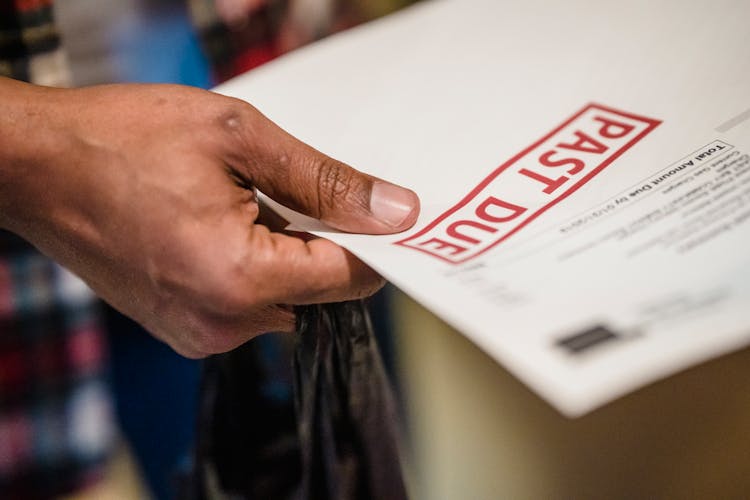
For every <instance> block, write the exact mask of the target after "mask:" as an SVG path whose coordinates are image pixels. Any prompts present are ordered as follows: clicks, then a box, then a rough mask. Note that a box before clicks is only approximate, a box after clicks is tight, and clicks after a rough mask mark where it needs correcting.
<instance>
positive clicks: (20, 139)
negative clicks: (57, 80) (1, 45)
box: [0, 78, 64, 235]
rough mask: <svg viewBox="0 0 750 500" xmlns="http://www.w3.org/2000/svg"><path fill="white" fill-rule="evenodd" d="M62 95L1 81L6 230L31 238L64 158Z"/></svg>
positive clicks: (2, 219) (1, 196) (0, 173)
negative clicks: (59, 161) (59, 102)
mask: <svg viewBox="0 0 750 500" xmlns="http://www.w3.org/2000/svg"><path fill="white" fill-rule="evenodd" d="M58 92H62V91H61V90H59V89H52V88H47V87H39V86H35V85H31V84H27V83H23V82H19V81H15V80H10V79H7V78H0V96H2V97H0V107H2V110H3V112H2V113H0V228H3V229H8V230H11V231H14V232H17V233H21V234H22V235H24V234H23V233H25V232H26V231H25V230H24V229H26V226H28V225H29V224H30V223H31V221H32V220H33V219H34V218H35V217H36V216H37V215H38V214H39V213H40V212H43V211H44V210H45V209H44V208H43V205H44V202H45V201H47V200H48V199H49V192H48V190H49V188H50V185H51V184H52V181H53V179H52V178H51V176H54V175H55V174H56V173H55V172H54V169H53V168H52V166H53V164H54V163H55V159H56V158H58V157H59V156H60V155H61V154H62V151H61V150H62V144H63V142H64V134H63V133H60V130H61V129H62V127H60V126H59V125H56V124H55V123H56V122H57V121H58V119H59V116H58V115H59V113H60V109H59V107H58V106H56V105H55V97H56V95H57V93H58Z"/></svg>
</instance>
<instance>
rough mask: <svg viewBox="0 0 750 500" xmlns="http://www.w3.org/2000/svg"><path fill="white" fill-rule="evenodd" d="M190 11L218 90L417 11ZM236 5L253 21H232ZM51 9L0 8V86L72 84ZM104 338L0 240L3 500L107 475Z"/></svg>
mask: <svg viewBox="0 0 750 500" xmlns="http://www.w3.org/2000/svg"><path fill="white" fill-rule="evenodd" d="M95 1H96V0H92V5H95ZM186 1H188V2H189V8H190V12H191V14H192V18H193V21H194V24H195V26H196V29H197V31H198V33H199V34H200V35H201V39H202V41H203V47H204V51H205V52H206V54H207V55H208V56H209V59H210V60H211V62H212V63H213V68H214V76H215V79H216V81H222V80H224V79H227V78H229V77H231V76H234V75H236V74H239V73H241V72H244V71H246V70H249V69H251V68H253V67H255V66H258V65H260V64H262V63H264V62H266V61H268V60H270V59H273V58H274V57H277V56H278V55H280V54H283V53H284V52H287V51H289V50H292V49H294V48H296V47H298V46H300V45H303V44H305V43H308V42H310V41H312V40H314V39H317V38H320V37H322V36H325V35H327V34H329V33H331V32H333V31H338V30H341V29H344V28H346V27H348V26H352V25H354V24H356V23H358V22H361V21H363V20H367V19H371V18H374V17H377V16H380V15H382V14H385V13H387V12H389V11H391V10H394V9H396V8H398V7H401V6H403V5H406V4H408V3H411V2H412V1H414V0H348V1H347V0H186ZM231 2H234V3H235V5H244V9H245V10H244V11H240V12H239V13H237V11H236V9H235V11H234V15H229V14H227V12H228V11H227V9H226V8H224V9H222V6H226V5H227V4H228V3H231ZM52 3H53V2H52V0H0V76H7V77H11V78H15V79H19V80H24V81H30V82H34V83H37V84H42V85H50V86H66V85H68V84H69V82H70V81H71V79H70V74H69V72H68V69H67V65H66V60H65V55H64V52H63V50H62V48H61V43H60V37H59V35H58V33H57V31H56V30H55V26H54V23H53V9H52ZM217 7H218V8H217ZM103 339H104V336H103V332H102V327H101V323H100V321H99V318H98V314H97V310H96V302H95V300H94V297H93V295H92V294H91V292H90V291H89V290H88V288H86V286H85V285H84V284H83V283H82V282H81V281H80V280H78V279H77V278H75V277H74V276H73V275H71V274H70V273H69V272H67V271H65V270H64V269H62V268H61V267H59V266H58V265H56V264H54V263H53V262H51V261H50V260H49V259H47V258H45V257H43V256H42V255H41V254H39V253H38V252H37V251H36V250H34V248H33V247H31V246H30V245H28V244H27V243H25V242H23V241H22V240H20V239H19V238H18V237H16V236H14V235H12V234H10V233H7V232H3V231H0V498H2V499H13V498H24V499H26V498H49V497H52V496H58V495H60V494H62V493H65V492H70V491H73V490H75V489H78V488H80V487H82V486H85V485H86V484H87V483H90V482H93V481H95V480H96V479H97V478H98V477H99V476H100V474H101V471H102V466H103V464H104V463H105V460H106V458H107V457H108V453H109V451H110V449H111V444H112V441H113V432H112V427H113V425H112V421H113V419H112V416H111V408H112V405H111V401H110V395H109V392H108V388H107V384H106V348H105V345H104V340H103Z"/></svg>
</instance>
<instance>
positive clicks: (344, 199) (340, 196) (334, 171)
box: [314, 156, 366, 216]
mask: <svg viewBox="0 0 750 500" xmlns="http://www.w3.org/2000/svg"><path fill="white" fill-rule="evenodd" d="M314 171H315V172H316V176H317V179H316V185H317V188H318V193H317V194H318V216H321V215H324V214H326V213H328V212H330V211H331V210H333V209H335V208H336V207H338V206H340V205H342V204H355V205H357V206H364V205H366V203H365V200H364V199H363V198H364V197H365V191H366V189H365V187H366V186H365V182H364V180H363V178H362V177H361V176H359V175H356V174H355V172H354V171H353V170H352V169H351V168H350V167H347V166H346V165H344V164H342V163H340V162H338V161H336V160H334V159H332V158H329V157H327V156H322V157H320V158H318V159H317V160H316V165H315V168H314Z"/></svg>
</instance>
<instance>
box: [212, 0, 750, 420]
mask: <svg viewBox="0 0 750 500" xmlns="http://www.w3.org/2000/svg"><path fill="white" fill-rule="evenodd" d="M217 91H219V92H221V93H224V94H228V95H232V96H236V97H239V98H242V99H245V100H247V101H249V102H251V103H253V104H254V105H255V106H257V107H258V108H259V109H261V111H263V112H264V113H265V114H266V115H268V116H269V117H270V118H271V119H273V120H275V121H276V122H278V123H279V124H280V125H281V126H283V127H284V128H286V129H287V130H288V131H289V132H291V133H292V134H294V135H296V136H297V137H299V138H300V139H302V140H304V141H306V142H308V143H309V144H312V145H313V146H315V147H316V148H318V149H320V150H321V151H324V152H325V153H327V154H329V155H331V156H333V157H335V158H337V159H339V160H341V161H344V162H347V163H349V164H351V165H352V166H354V167H356V168H358V169H361V170H364V171H367V172H369V173H372V174H373V175H377V176H380V177H383V178H386V179H389V180H391V181H393V182H396V183H400V184H403V185H406V186H408V187H411V188H412V189H414V190H415V191H416V192H417V193H418V194H419V195H420V198H421V200H422V212H421V215H420V218H419V221H418V222H417V224H416V226H415V227H414V228H412V229H411V230H409V231H407V232H405V233H401V234H397V235H388V236H366V235H351V234H342V233H337V232H335V231H332V230H330V229H327V228H325V227H323V226H322V225H321V224H319V223H317V222H315V221H312V220H310V219H308V218H306V217H303V216H299V215H298V214H294V213H293V212H291V211H289V210H285V209H283V208H280V209H279V210H281V211H282V212H283V214H282V215H284V216H285V217H287V219H289V220H290V221H292V223H293V224H294V225H295V226H297V227H301V228H304V229H307V230H311V231H313V232H315V233H316V234H318V235H321V236H324V237H326V238H330V239H331V240H333V241H335V242H337V243H339V244H341V245H343V246H345V247H346V248H348V249H349V250H351V251H352V252H354V253H355V254H356V255H357V256H359V257H360V258H361V259H362V260H364V261H365V262H367V263H368V264H369V265H371V266H372V267H373V268H375V269H376V270H378V271H379V272H380V273H382V274H383V275H384V276H385V277H386V278H388V279H389V280H390V281H392V282H393V283H394V284H396V285H397V286H398V287H400V288H401V289H402V290H404V291H405V292H407V293H408V294H410V295H411V296H412V297H414V298H415V299H416V300H418V301H420V302H421V303H422V304H423V305H425V306H426V307H427V308H429V309H431V310H432V311H433V312H434V313H435V314H437V315H439V316H441V317H442V318H443V319H444V320H446V321H447V322H448V323H450V324H451V325H453V326H454V327H455V328H456V329H458V330H459V331H461V332H462V333H463V334H465V335H466V336H467V337H468V338H470V339H471V340H472V341H473V342H475V343H476V344H477V345H478V346H480V347H481V348H482V349H484V350H485V351H486V352H487V353H488V354H489V355H491V356H492V357H493V358H495V359H496V360H497V361H498V362H499V363H501V364H503V365H504V366H505V367H507V368H508V369H509V370H511V371H512V372H513V373H514V374H515V375H516V376H518V377H519V378H520V379H521V380H523V381H524V382H525V383H526V384H528V385H529V386H530V387H531V388H532V389H533V390H535V391H536V392H538V393H539V394H540V395H541V396H542V397H544V398H545V399H546V400H548V401H549V402H550V403H551V404H552V405H554V406H555V407H557V408H558V409H559V410H560V411H562V412H563V413H565V414H566V415H569V416H576V415H581V414H583V413H585V412H587V411H590V410H592V409H594V408H596V407H597V406H599V405H602V404H604V403H606V402H608V401H610V400H612V399H614V398H616V397H618V396H620V395H623V394H625V393H627V392H629V391H632V390H634V389H636V388H638V387H640V386H643V385H644V384H647V383H649V382H652V381H654V380H657V379H659V378H662V377H665V376H667V375H669V374H671V373H674V372H676V371H678V370H680V369H683V368H686V367H688V366H690V365H692V364H695V363H698V362H700V361H703V360H706V359H709V358H711V357H713V356H717V355H719V354H722V353H725V352H728V351H731V350H733V349H738V348H740V347H742V346H745V345H747V344H748V343H750V2H747V1H727V0H713V1H711V2H708V1H706V2H695V1H685V0H679V1H678V0H674V1H660V2H653V1H651V0H648V1H632V2H614V1H612V2H609V1H593V0H592V1H582V0H578V1H575V0H574V1H567V2H555V1H535V0H524V1H507V2H505V1H503V2H500V1H497V0H433V1H425V2H422V3H420V4H417V5H416V6H415V7H412V8H409V9H407V10H405V11H402V12H401V13H398V14H395V15H392V16H390V17H387V18H385V19H383V20H380V21H377V22H374V23H371V24H368V25H365V26H363V27H360V28H357V29H354V30H351V31H348V32H346V33H343V34H341V35H337V36H334V37H332V38H329V39H327V40H324V41H322V42H320V43H318V44H315V45H313V46H311V47H309V48H306V49H303V50H300V51H298V52H295V53H293V54H291V55H289V56H287V57H284V58H282V59H280V60H279V61H277V62H274V63H272V64H269V65H267V66H265V67H263V68H261V69H259V70H256V71H254V72H252V73H250V74H247V75H244V76H241V77H239V78H237V79H234V80H232V81H230V82H228V83H226V84H224V85H222V86H221V87H219V88H218V89H217Z"/></svg>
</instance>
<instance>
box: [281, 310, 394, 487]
mask: <svg viewBox="0 0 750 500" xmlns="http://www.w3.org/2000/svg"><path fill="white" fill-rule="evenodd" d="M297 318H298V319H297V320H298V327H297V329H298V345H297V349H296V351H295V357H294V367H295V375H296V379H295V387H296V393H295V395H296V397H295V403H296V409H297V418H298V428H299V439H300V448H301V452H302V471H303V473H302V483H301V488H300V498H302V499H305V500H324V499H325V500H349V499H359V500H367V499H372V500H379V499H383V500H385V499H388V500H400V499H405V498H407V495H406V489H405V487H404V483H403V480H402V478H401V465H400V461H399V450H398V430H397V426H396V413H395V408H394V403H393V397H392V394H391V391H390V388H389V386H388V383H387V379H386V377H385V372H384V370H383V364H382V362H381V360H380V355H379V353H378V349H377V345H376V344H375V337H374V336H373V333H372V326H371V324H370V318H369V316H368V314H367V309H366V308H365V306H364V304H363V303H362V302H361V301H356V302H345V303H341V304H327V305H317V306H308V307H304V308H300V309H299V311H298V312H297Z"/></svg>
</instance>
